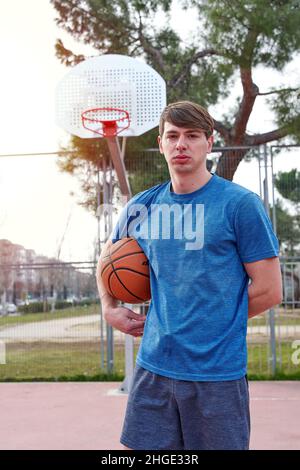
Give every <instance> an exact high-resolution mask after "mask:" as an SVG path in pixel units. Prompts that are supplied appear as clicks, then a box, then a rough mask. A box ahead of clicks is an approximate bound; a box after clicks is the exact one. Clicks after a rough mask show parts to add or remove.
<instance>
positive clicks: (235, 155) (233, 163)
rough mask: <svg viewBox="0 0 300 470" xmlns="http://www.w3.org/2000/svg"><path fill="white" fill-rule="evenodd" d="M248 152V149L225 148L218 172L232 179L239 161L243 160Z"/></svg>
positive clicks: (223, 176) (219, 174)
mask: <svg viewBox="0 0 300 470" xmlns="http://www.w3.org/2000/svg"><path fill="white" fill-rule="evenodd" d="M229 145H230V144H229ZM231 145H232V144H231ZM247 152H249V150H247V149H244V150H224V151H223V152H222V155H221V156H220V158H219V161H218V165H217V169H216V174H217V175H218V176H221V177H222V178H225V179H227V180H230V181H232V179H233V176H234V173H235V172H236V170H237V167H238V166H239V163H240V162H241V161H242V160H243V158H244V156H245V155H246V153H247Z"/></svg>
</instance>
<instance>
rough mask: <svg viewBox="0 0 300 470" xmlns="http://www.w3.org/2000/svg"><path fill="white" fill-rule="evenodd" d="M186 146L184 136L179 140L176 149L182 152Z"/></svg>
mask: <svg viewBox="0 0 300 470" xmlns="http://www.w3.org/2000/svg"><path fill="white" fill-rule="evenodd" d="M186 146H187V144H186V139H185V136H184V135H181V136H179V137H178V140H177V144H176V148H177V149H178V150H181V149H184V148H186Z"/></svg>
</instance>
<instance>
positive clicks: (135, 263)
mask: <svg viewBox="0 0 300 470" xmlns="http://www.w3.org/2000/svg"><path fill="white" fill-rule="evenodd" d="M100 269H101V278H102V281H103V284H104V286H105V288H106V290H107V291H108V292H109V293H110V295H111V296H112V297H115V298H116V299H118V300H121V301H123V302H126V303H129V304H139V303H142V302H144V301H145V300H149V299H150V298H151V292H150V274H149V261H148V259H147V258H146V256H145V253H144V252H143V250H142V249H141V247H140V246H139V244H138V243H137V241H136V240H135V239H134V238H122V240H119V241H117V242H116V243H114V244H113V245H111V246H110V248H109V251H108V253H107V254H106V256H104V257H103V258H102V263H101V266H100Z"/></svg>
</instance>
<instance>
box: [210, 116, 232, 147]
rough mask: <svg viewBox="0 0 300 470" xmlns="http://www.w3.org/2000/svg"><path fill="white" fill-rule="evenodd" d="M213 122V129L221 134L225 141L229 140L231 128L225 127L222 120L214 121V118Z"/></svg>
mask: <svg viewBox="0 0 300 470" xmlns="http://www.w3.org/2000/svg"><path fill="white" fill-rule="evenodd" d="M214 123H215V126H214V128H215V130H216V131H217V132H219V134H221V136H222V137H223V139H224V140H225V142H228V141H229V140H230V131H231V129H230V128H228V127H226V126H225V125H224V124H222V122H220V121H216V120H215V119H214Z"/></svg>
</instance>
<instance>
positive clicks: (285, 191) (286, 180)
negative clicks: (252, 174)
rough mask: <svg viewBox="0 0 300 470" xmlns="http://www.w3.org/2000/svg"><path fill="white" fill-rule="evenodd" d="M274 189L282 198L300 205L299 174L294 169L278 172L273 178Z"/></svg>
mask: <svg viewBox="0 0 300 470" xmlns="http://www.w3.org/2000/svg"><path fill="white" fill-rule="evenodd" d="M275 187H276V188H277V190H278V191H279V192H280V194H281V195H282V196H283V197H284V198H286V199H289V200H290V201H292V202H294V203H296V204H299V203H300V172H299V171H297V169H296V168H294V169H293V170H291V171H286V172H279V173H278V175H277V176H276V178H275Z"/></svg>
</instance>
